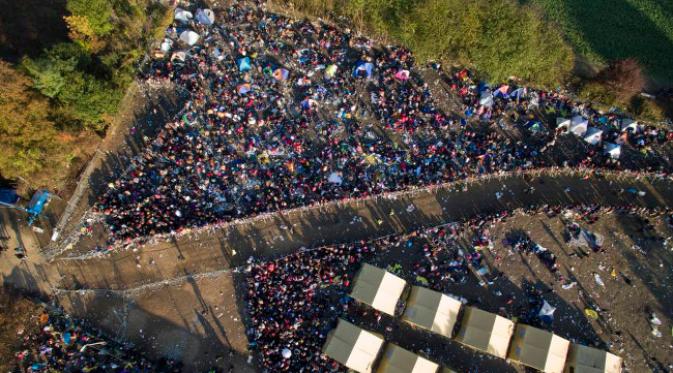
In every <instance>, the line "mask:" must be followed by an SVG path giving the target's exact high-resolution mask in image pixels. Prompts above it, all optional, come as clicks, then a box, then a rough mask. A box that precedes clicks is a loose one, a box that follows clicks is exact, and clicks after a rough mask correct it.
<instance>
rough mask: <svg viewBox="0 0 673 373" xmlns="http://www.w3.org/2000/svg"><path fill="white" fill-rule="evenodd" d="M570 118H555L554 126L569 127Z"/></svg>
mask: <svg viewBox="0 0 673 373" xmlns="http://www.w3.org/2000/svg"><path fill="white" fill-rule="evenodd" d="M570 123H571V122H570V119H568V118H556V127H557V128H561V127H568V128H570Z"/></svg>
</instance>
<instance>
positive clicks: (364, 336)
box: [323, 264, 622, 373]
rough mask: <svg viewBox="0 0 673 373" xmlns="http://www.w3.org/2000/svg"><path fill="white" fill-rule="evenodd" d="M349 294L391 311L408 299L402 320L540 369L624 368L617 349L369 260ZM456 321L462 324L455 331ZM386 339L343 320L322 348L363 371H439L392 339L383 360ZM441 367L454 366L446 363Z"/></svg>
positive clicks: (596, 371) (584, 372)
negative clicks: (479, 304)
mask: <svg viewBox="0 0 673 373" xmlns="http://www.w3.org/2000/svg"><path fill="white" fill-rule="evenodd" d="M351 297H353V298H354V299H355V300H357V301H359V302H361V303H364V304H367V305H369V306H371V307H372V308H374V309H376V310H378V311H381V312H383V313H386V314H388V315H391V316H393V317H394V316H395V314H396V313H397V312H396V309H397V305H398V302H399V300H400V299H406V306H405V308H404V311H403V312H401V319H402V320H403V321H405V322H407V323H409V324H411V325H413V326H415V327H418V328H421V329H424V330H427V331H430V332H433V333H436V334H439V335H442V336H444V337H446V338H451V339H454V340H455V341H457V342H459V343H462V344H463V345H466V346H469V347H471V348H473V349H476V350H478V351H481V352H485V353H488V354H491V355H493V356H497V357H500V358H503V359H509V360H511V361H514V362H518V363H520V364H522V365H525V366H529V367H532V368H535V369H538V370H540V371H542V372H550V373H562V372H565V373H569V372H574V373H600V372H604V373H620V372H621V366H622V359H621V358H620V357H618V356H616V355H613V354H611V353H609V352H606V351H602V350H599V349H595V348H592V347H587V346H582V345H579V344H574V343H570V341H568V340H566V339H564V338H561V337H559V336H557V335H555V334H553V333H551V332H549V331H546V330H542V329H538V328H535V327H532V326H530V325H525V324H515V323H514V322H513V321H511V320H509V319H507V318H505V317H502V316H499V315H497V314H494V313H491V312H486V311H483V310H480V309H478V308H475V307H469V306H463V304H462V302H461V301H459V300H457V299H455V298H453V297H450V296H448V295H446V294H442V293H439V292H436V291H434V290H430V289H427V288H424V287H420V286H411V287H407V283H406V281H404V280H403V279H401V278H400V277H398V276H396V275H394V274H392V273H390V272H388V271H386V270H383V269H381V268H377V267H374V266H372V265H369V264H364V265H363V266H362V268H361V269H360V271H359V272H358V274H357V276H356V277H355V280H354V284H353V289H352V291H351ZM459 321H460V324H459ZM458 324H459V325H460V328H459V330H458V332H457V333H456V335H455V336H454V329H455V327H456V325H458ZM383 345H384V341H383V339H382V338H381V337H380V336H378V335H376V334H375V333H372V332H369V331H366V330H364V329H360V328H358V327H357V326H355V325H352V324H350V323H348V322H346V321H344V320H339V323H338V325H337V328H336V329H334V330H333V331H332V332H330V334H329V335H328V337H327V341H326V343H325V346H324V348H323V353H325V354H326V355H327V356H329V357H330V358H332V359H334V360H336V361H338V362H340V363H342V364H343V365H345V366H346V367H348V368H350V369H353V370H355V371H357V372H361V373H368V372H373V371H374V367H377V369H376V372H377V373H379V372H396V373H403V372H409V373H436V372H438V370H439V368H440V367H439V365H438V364H435V363H433V362H431V361H429V360H427V359H425V358H423V357H421V356H418V355H416V354H414V353H412V352H410V351H406V350H404V349H402V348H401V347H399V346H396V345H393V344H388V345H387V346H386V348H385V352H384V354H383V356H382V357H381V359H380V360H379V352H380V350H381V349H382V347H383ZM377 361H378V364H377ZM391 367H397V368H396V369H392V368H391ZM443 371H444V372H449V371H450V370H448V369H446V368H443Z"/></svg>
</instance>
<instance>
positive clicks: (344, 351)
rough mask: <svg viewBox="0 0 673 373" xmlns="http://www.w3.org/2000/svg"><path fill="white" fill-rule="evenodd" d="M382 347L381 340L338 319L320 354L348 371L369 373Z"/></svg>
mask: <svg viewBox="0 0 673 373" xmlns="http://www.w3.org/2000/svg"><path fill="white" fill-rule="evenodd" d="M382 345H383V338H381V337H379V336H378V335H376V334H373V333H371V332H368V331H366V330H364V329H361V328H359V327H357V326H355V325H353V324H351V323H349V322H348V321H346V320H343V319H339V322H338V324H337V327H336V328H335V329H334V330H332V331H331V332H330V333H329V334H328V335H327V341H326V342H325V345H324V346H323V351H322V352H323V353H324V354H325V355H327V356H328V357H330V358H332V359H334V360H336V361H338V362H339V363H341V364H343V365H344V366H346V367H348V368H350V369H353V370H355V371H357V372H360V373H370V372H371V371H372V367H373V365H374V362H375V361H376V357H377V356H378V354H379V350H381V346H382Z"/></svg>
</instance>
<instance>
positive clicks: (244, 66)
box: [236, 57, 252, 73]
mask: <svg viewBox="0 0 673 373" xmlns="http://www.w3.org/2000/svg"><path fill="white" fill-rule="evenodd" d="M236 64H237V65H238V70H239V71H240V72H243V73H244V72H246V71H249V70H250V69H252V65H250V57H242V58H239V59H238V61H236Z"/></svg>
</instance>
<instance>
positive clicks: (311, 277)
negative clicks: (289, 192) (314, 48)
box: [244, 205, 665, 372]
mask: <svg viewBox="0 0 673 373" xmlns="http://www.w3.org/2000/svg"><path fill="white" fill-rule="evenodd" d="M642 212H643V211H642V210H641V208H639V207H634V206H623V207H618V208H602V207H600V206H598V205H577V206H570V207H555V206H543V207H540V208H537V207H535V208H533V207H531V208H529V209H524V210H523V213H525V214H527V215H530V214H535V213H544V214H546V215H547V216H549V217H553V216H557V215H559V214H563V215H569V214H572V216H574V217H573V219H574V220H576V221H579V222H583V223H585V224H592V223H593V222H595V221H597V220H598V218H599V216H600V215H601V214H605V213H610V214H634V213H642ZM650 212H654V211H650ZM657 213H665V211H657ZM513 215H514V212H513V211H503V212H499V213H494V214H488V215H487V214H483V215H480V216H475V217H473V218H470V219H467V220H465V221H462V222H457V223H451V224H447V225H443V226H439V227H433V228H428V229H422V230H418V231H414V232H411V233H409V234H407V235H402V236H389V237H384V238H380V239H376V240H372V241H360V242H357V243H352V244H341V245H334V246H327V247H320V248H316V249H310V250H302V251H300V252H296V253H294V254H291V255H289V256H285V257H282V258H279V259H276V260H270V261H257V260H254V259H252V258H251V259H250V260H249V261H248V264H247V266H246V267H245V270H244V274H245V276H246V285H247V294H246V296H245V302H246V313H247V314H248V315H249V324H248V329H247V335H248V339H249V341H250V348H251V349H252V350H253V351H255V352H256V353H257V355H258V357H259V358H260V360H261V367H262V369H263V371H265V372H281V371H284V372H335V371H339V372H342V371H345V369H344V368H343V367H342V366H340V365H339V364H337V363H336V362H334V361H333V360H331V359H328V358H326V357H325V356H324V355H322V354H321V348H322V346H323V344H324V343H325V340H326V337H327V334H328V332H329V331H330V330H331V329H332V328H334V326H335V323H336V319H337V318H338V317H339V316H343V315H346V314H353V313H357V307H354V301H353V300H352V299H351V298H350V297H348V293H349V292H350V287H351V279H352V278H353V276H354V275H355V273H356V271H357V270H358V269H359V268H360V265H361V263H362V262H368V263H372V264H374V265H378V266H379V267H386V268H387V269H388V270H389V271H392V272H395V273H397V274H398V275H400V276H402V277H403V278H405V279H406V280H407V281H408V282H410V283H411V284H414V285H420V286H425V287H429V288H431V289H434V290H437V291H440V292H444V293H450V288H451V285H455V284H463V283H464V282H466V281H467V280H468V277H470V276H479V277H482V276H481V275H480V274H479V269H480V268H481V267H482V265H483V264H482V261H483V256H482V254H480V253H479V251H480V250H478V247H490V246H492V242H491V239H490V237H489V234H488V232H487V228H488V227H489V226H491V225H492V224H494V223H496V222H503V221H506V220H507V219H508V218H510V217H511V216H513ZM461 237H463V238H464V237H468V238H469V237H473V240H472V241H471V243H472V247H466V246H465V245H464V244H463V245H461V244H459V242H461V241H462V242H465V241H464V240H461ZM506 244H508V246H513V249H515V250H520V251H521V252H522V253H533V254H535V255H536V256H538V258H539V259H540V261H541V262H542V263H544V264H545V265H546V266H547V268H548V269H549V270H551V271H552V272H553V273H554V274H555V276H554V277H555V278H556V280H557V281H559V282H560V283H561V284H562V285H563V284H564V281H566V279H564V278H563V276H560V275H558V273H557V267H556V263H555V257H554V254H553V253H551V252H550V251H549V250H546V249H544V248H541V247H540V246H539V245H537V244H535V243H534V241H533V240H532V239H531V238H530V237H527V236H522V235H514V236H512V238H511V241H508V242H507V243H506ZM393 250H398V251H399V250H406V251H403V252H402V254H400V253H399V252H398V254H397V256H394V255H393V256H388V257H387V258H386V254H387V253H388V252H389V251H393ZM486 251H488V250H486ZM493 254H494V256H498V255H503V254H502V253H497V252H493ZM400 255H401V256H402V257H404V258H402V257H400ZM382 258H383V259H382ZM397 260H406V262H404V263H403V264H400V263H396V261H397ZM493 272H496V271H493ZM494 275H496V276H493V277H492V278H491V279H492V280H493V281H497V274H495V273H494ZM478 281H481V280H478ZM526 294H527V298H528V302H527V304H526V305H524V306H522V307H521V308H520V309H518V310H516V311H514V312H515V314H509V315H505V316H507V317H518V318H519V319H524V320H527V321H528V322H529V323H533V324H535V323H536V322H541V320H536V318H539V313H540V310H541V308H542V307H543V305H544V302H543V299H542V297H541V296H540V294H536V290H535V289H526ZM474 300H475V299H471V300H468V301H469V302H473V301H474Z"/></svg>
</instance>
